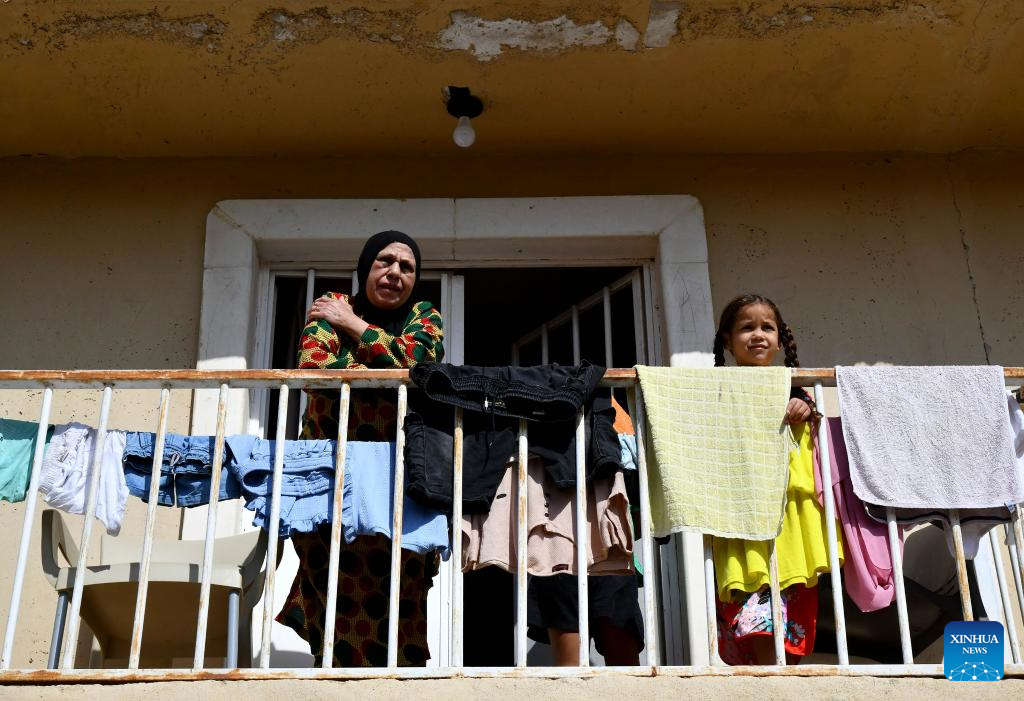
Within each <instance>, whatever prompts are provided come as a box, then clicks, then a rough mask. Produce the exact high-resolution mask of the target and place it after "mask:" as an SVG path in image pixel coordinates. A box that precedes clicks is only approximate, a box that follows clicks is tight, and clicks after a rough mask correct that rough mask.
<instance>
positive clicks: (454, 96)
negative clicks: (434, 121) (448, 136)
mask: <svg viewBox="0 0 1024 701" xmlns="http://www.w3.org/2000/svg"><path fill="white" fill-rule="evenodd" d="M444 101H445V103H446V105H447V108H448V114H450V115H451V116H453V117H455V118H456V119H458V120H459V121H458V124H456V125H455V131H453V132H452V141H454V142H455V145H456V146H459V147H461V148H469V147H470V146H472V145H473V143H474V142H476V130H475V129H473V125H472V124H471V123H470V120H471V119H474V118H476V117H479V116H480V113H481V112H483V111H484V103H483V102H481V101H480V98H478V97H476V96H475V95H473V94H471V93H470V92H469V88H460V87H456V86H454V85H449V86H448V87H447V88H445V89H444Z"/></svg>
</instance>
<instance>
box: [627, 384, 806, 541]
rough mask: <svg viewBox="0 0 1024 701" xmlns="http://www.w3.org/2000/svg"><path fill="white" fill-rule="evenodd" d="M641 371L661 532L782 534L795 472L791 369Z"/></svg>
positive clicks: (655, 517) (654, 516)
mask: <svg viewBox="0 0 1024 701" xmlns="http://www.w3.org/2000/svg"><path fill="white" fill-rule="evenodd" d="M637 372H638V374H639V377H640V388H641V391H642V392H643V397H644V406H645V407H646V409H647V417H648V432H649V435H650V443H649V445H653V446H654V461H653V469H652V470H651V476H650V485H651V523H652V525H653V530H654V535H656V536H663V535H668V534H669V533H678V532H680V531H691V532H698V533H710V534H712V535H716V536H720V537H723V538H743V539H746V540H768V539H770V538H774V537H775V536H777V535H778V534H779V531H780V529H781V528H782V512H783V505H784V504H785V501H786V482H787V480H788V477H789V466H788V463H789V443H788V440H787V436H788V434H787V432H786V431H785V430H784V429H785V426H784V424H783V417H784V416H785V412H786V404H787V403H788V401H789V395H790V372H789V368H782V367H728V368H701V369H697V368H663V367H645V366H637Z"/></svg>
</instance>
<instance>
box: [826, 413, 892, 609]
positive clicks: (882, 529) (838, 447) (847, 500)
mask: <svg viewBox="0 0 1024 701" xmlns="http://www.w3.org/2000/svg"><path fill="white" fill-rule="evenodd" d="M825 421H827V424H826V432H827V433H828V449H829V457H830V458H831V463H832V494H833V497H834V500H835V504H836V513H837V515H838V517H839V522H840V523H841V524H842V526H843V555H844V562H843V583H844V585H845V587H846V593H847V594H848V595H849V596H850V599H852V600H853V603H855V604H857V607H858V608H860V610H861V611H864V612H865V613H866V612H869V611H877V610H878V609H883V608H885V607H886V606H888V605H889V604H891V603H892V602H893V600H894V599H895V598H896V586H895V583H894V582H893V578H892V557H891V555H890V554H889V539H888V536H887V533H886V525H885V524H884V523H879V522H878V521H875V520H874V519H872V518H871V517H870V516H868V514H867V511H865V509H864V502H862V501H861V500H860V497H858V496H857V495H856V494H854V493H853V483H852V482H851V481H850V464H849V462H848V460H847V457H846V441H845V439H844V438H843V423H842V419H840V418H838V417H836V418H829V419H825ZM818 450H819V446H818V445H817V444H816V445H815V451H814V487H815V490H816V491H817V493H818V501H819V502H822V503H823V501H822V499H823V495H822V489H821V462H820V460H819V455H818ZM900 554H901V555H902V554H903V534H902V533H900ZM833 586H835V582H834V581H833Z"/></svg>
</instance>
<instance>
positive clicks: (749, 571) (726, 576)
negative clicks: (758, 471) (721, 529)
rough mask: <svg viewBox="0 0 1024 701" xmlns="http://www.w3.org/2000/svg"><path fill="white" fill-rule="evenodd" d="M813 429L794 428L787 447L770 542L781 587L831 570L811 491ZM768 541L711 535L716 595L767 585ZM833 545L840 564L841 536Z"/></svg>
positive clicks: (813, 581) (806, 582)
mask: <svg viewBox="0 0 1024 701" xmlns="http://www.w3.org/2000/svg"><path fill="white" fill-rule="evenodd" d="M813 433H814V430H813V428H812V426H811V425H810V424H809V423H801V424H798V425H796V426H794V427H793V435H794V437H795V438H796V439H797V445H796V446H793V447H792V449H791V450H790V451H789V468H788V469H789V482H788V485H787V486H786V504H785V511H784V516H783V519H782V530H781V531H780V532H779V536H778V538H776V539H775V545H774V547H775V553H776V555H777V558H778V566H779V586H780V587H781V588H782V589H786V588H788V587H791V586H793V585H794V584H800V585H803V586H806V587H813V586H815V585H817V583H818V575H819V574H821V573H824V572H828V571H829V560H828V545H827V538H826V535H825V534H826V525H825V513H824V510H823V509H822V507H821V505H820V504H818V500H817V495H816V493H815V484H814V466H813V462H814V458H813V452H814V447H813ZM837 535H838V534H837ZM770 545H771V543H770V542H769V541H765V540H738V539H734V538H718V537H716V538H714V539H713V552H714V560H715V576H716V578H717V581H718V588H717V589H718V596H719V597H720V598H722V599H723V600H726V599H729V598H731V596H732V593H733V592H745V593H754V592H757V591H759V590H761V589H762V588H764V587H766V586H768V583H769V566H768V560H769V552H770ZM836 545H837V547H838V548H839V560H840V562H842V560H843V541H842V538H837V543H836Z"/></svg>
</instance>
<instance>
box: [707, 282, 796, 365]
mask: <svg viewBox="0 0 1024 701" xmlns="http://www.w3.org/2000/svg"><path fill="white" fill-rule="evenodd" d="M751 304H763V305H765V306H766V307H768V308H769V309H771V310H772V314H774V315H775V321H776V322H778V325H779V343H780V344H782V350H783V351H784V352H785V354H786V367H789V368H798V367H800V359H799V358H798V357H797V355H796V339H795V338H793V330H792V329H791V328H789V324H787V323H786V322H785V321H783V320H782V312H780V311H779V308H778V307H777V306H776V305H775V302H773V301H771V300H770V299H768V298H767V297H763V296H761V295H755V294H745V295H740V296H739V297H736V298H735V299H734V300H732V301H731V302H729V303H728V304H727V305H725V309H723V310H722V316H721V318H719V320H718V332H717V333H716V334H715V366H716V367H720V366H722V365H725V338H726V336H728V335H729V332H730V331H732V327H733V324H735V323H736V316H737V315H738V314H739V313H740V310H741V309H743V308H744V307H747V306H749V305H751Z"/></svg>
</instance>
